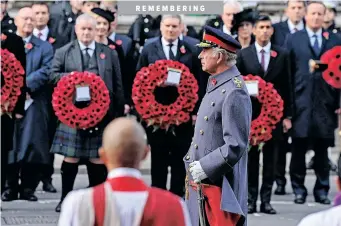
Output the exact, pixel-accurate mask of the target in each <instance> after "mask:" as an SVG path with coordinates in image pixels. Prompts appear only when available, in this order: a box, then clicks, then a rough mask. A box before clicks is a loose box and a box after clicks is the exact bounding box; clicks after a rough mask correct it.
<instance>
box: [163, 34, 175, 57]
mask: <svg viewBox="0 0 341 226" xmlns="http://www.w3.org/2000/svg"><path fill="white" fill-rule="evenodd" d="M178 42H179V40H178V39H176V40H175V41H174V42H172V43H173V46H172V52H173V54H174V56H176V53H177V50H178ZM161 43H162V49H163V52H164V53H165V55H166V57H167V59H168V60H169V48H170V47H169V46H168V44H169V42H168V41H166V39H165V38H164V37H162V38H161Z"/></svg>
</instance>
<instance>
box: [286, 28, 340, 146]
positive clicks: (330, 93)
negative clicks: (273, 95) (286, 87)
mask: <svg viewBox="0 0 341 226" xmlns="http://www.w3.org/2000/svg"><path fill="white" fill-rule="evenodd" d="M322 34H325V35H322V47H321V52H320V54H319V55H316V54H315V52H314V50H313V48H312V46H311V42H310V38H309V36H308V33H307V31H306V29H304V30H301V31H298V32H296V33H294V34H292V35H290V36H288V39H287V41H286V44H285V45H286V48H287V49H288V51H289V53H290V58H291V65H292V73H293V77H294V80H295V81H294V95H295V107H296V110H295V113H294V118H293V137H296V138H324V139H329V140H330V142H331V145H333V143H334V141H333V140H334V130H335V129H336V127H337V115H336V114H335V110H336V109H337V108H339V96H340V94H339V92H340V90H337V89H335V88H333V87H331V86H330V85H328V84H327V83H326V81H325V80H324V79H323V77H322V74H321V72H317V71H316V72H314V73H310V72H309V63H308V62H309V60H311V59H313V60H320V57H321V55H322V54H323V53H325V52H326V51H328V50H330V49H332V48H333V47H334V46H338V45H341V39H340V38H338V37H337V36H336V35H335V34H333V33H330V32H328V36H329V37H327V36H326V33H325V31H324V30H323V31H322ZM326 37H327V38H326Z"/></svg>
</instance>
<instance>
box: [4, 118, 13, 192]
mask: <svg viewBox="0 0 341 226" xmlns="http://www.w3.org/2000/svg"><path fill="white" fill-rule="evenodd" d="M13 132H14V121H13V119H11V118H10V117H9V116H8V115H3V116H1V192H3V191H4V189H5V185H6V179H7V172H8V167H7V166H8V152H9V151H10V150H12V148H13Z"/></svg>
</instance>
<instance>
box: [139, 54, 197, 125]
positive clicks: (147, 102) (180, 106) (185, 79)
mask: <svg viewBox="0 0 341 226" xmlns="http://www.w3.org/2000/svg"><path fill="white" fill-rule="evenodd" d="M168 68H175V69H179V70H181V71H182V72H181V79H180V83H179V85H178V87H177V89H178V93H179V96H178V98H177V99H176V100H175V102H174V103H172V104H170V105H163V104H161V103H158V102H157V101H156V99H155V96H154V90H155V89H156V87H162V86H164V83H165V81H166V80H167V75H168ZM198 89H199V87H198V84H197V81H196V79H195V77H194V75H193V74H192V73H191V72H190V70H189V69H188V67H187V66H185V65H184V64H182V63H180V62H177V61H172V60H158V61H156V62H155V63H154V64H150V65H149V66H148V67H143V68H141V70H140V71H139V72H137V74H136V77H135V79H134V83H133V89H132V99H133V102H134V104H135V108H136V111H137V112H138V113H139V115H140V116H141V118H142V120H144V121H146V122H147V124H148V126H153V127H154V129H158V128H161V129H166V130H168V129H169V127H170V126H171V125H180V124H182V123H185V122H188V121H189V120H190V113H191V112H192V111H193V110H194V107H195V104H196V102H197V101H198V94H197V92H198Z"/></svg>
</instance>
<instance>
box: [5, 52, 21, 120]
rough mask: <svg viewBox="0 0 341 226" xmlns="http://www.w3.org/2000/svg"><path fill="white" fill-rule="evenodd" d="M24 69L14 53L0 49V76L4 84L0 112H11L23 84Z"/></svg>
mask: <svg viewBox="0 0 341 226" xmlns="http://www.w3.org/2000/svg"><path fill="white" fill-rule="evenodd" d="M24 75H25V70H24V68H23V67H22V65H21V63H20V61H18V60H17V59H16V58H15V56H14V54H13V53H11V52H9V51H8V50H7V49H1V76H3V79H4V84H3V85H2V87H1V112H2V113H11V112H13V110H14V108H15V105H16V103H17V101H18V98H19V96H20V94H21V90H20V89H21V87H23V85H24V77H23V76H24Z"/></svg>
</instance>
